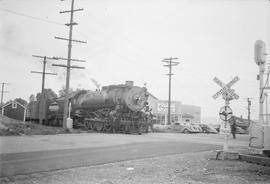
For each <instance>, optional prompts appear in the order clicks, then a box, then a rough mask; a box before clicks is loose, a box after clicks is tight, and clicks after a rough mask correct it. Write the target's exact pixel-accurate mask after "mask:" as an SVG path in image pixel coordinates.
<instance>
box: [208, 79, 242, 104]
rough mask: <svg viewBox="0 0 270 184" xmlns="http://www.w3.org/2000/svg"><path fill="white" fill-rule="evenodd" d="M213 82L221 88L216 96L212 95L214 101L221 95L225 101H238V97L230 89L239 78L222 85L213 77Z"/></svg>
mask: <svg viewBox="0 0 270 184" xmlns="http://www.w3.org/2000/svg"><path fill="white" fill-rule="evenodd" d="M213 80H214V82H215V83H217V84H218V85H219V86H220V87H222V88H221V89H220V90H219V91H218V92H217V93H216V94H214V95H213V98H214V99H217V98H218V97H219V96H220V95H223V96H224V97H225V98H226V99H236V100H237V99H238V98H239V96H238V95H237V94H236V93H235V92H234V90H233V89H231V87H232V85H234V84H235V83H236V82H237V81H239V77H234V78H233V80H231V81H230V82H229V83H228V84H224V83H223V82H222V81H221V80H219V79H218V78H217V77H215V78H214V79H213Z"/></svg>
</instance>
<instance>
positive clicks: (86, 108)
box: [45, 82, 151, 133]
mask: <svg viewBox="0 0 270 184" xmlns="http://www.w3.org/2000/svg"><path fill="white" fill-rule="evenodd" d="M147 99H148V92H147V89H146V88H145V87H138V86H133V82H127V83H126V84H120V85H109V86H104V87H102V89H101V90H100V91H99V90H97V91H88V90H81V91H77V92H75V93H73V94H71V95H70V96H69V101H70V104H71V112H70V114H71V118H72V119H73V126H74V128H86V129H91V130H95V131H98V132H112V133H114V132H122V133H144V132H147V131H148V126H150V122H151V120H150V116H151V113H150V111H149V107H148V102H147ZM63 112H64V98H63V97H61V98H58V99H56V100H55V101H54V102H52V103H50V104H48V106H47V110H46V118H45V119H46V120H45V122H46V124H48V125H53V126H61V125H62V118H63Z"/></svg>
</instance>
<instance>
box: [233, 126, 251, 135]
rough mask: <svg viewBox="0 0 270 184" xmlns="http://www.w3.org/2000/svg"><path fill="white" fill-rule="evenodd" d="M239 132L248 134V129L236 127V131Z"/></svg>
mask: <svg viewBox="0 0 270 184" xmlns="http://www.w3.org/2000/svg"><path fill="white" fill-rule="evenodd" d="M235 132H236V133H237V134H248V130H245V129H243V128H241V127H236V131H235Z"/></svg>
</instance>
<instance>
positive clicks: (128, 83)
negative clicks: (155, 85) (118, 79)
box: [126, 81, 134, 86]
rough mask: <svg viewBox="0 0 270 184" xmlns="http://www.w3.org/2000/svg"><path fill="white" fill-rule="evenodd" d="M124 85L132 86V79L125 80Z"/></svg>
mask: <svg viewBox="0 0 270 184" xmlns="http://www.w3.org/2000/svg"><path fill="white" fill-rule="evenodd" d="M126 85H127V86H134V82H133V81H126Z"/></svg>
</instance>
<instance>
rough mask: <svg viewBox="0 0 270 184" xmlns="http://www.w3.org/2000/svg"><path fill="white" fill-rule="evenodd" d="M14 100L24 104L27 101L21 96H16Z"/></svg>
mask: <svg viewBox="0 0 270 184" xmlns="http://www.w3.org/2000/svg"><path fill="white" fill-rule="evenodd" d="M15 101H17V102H19V103H20V104H22V105H24V106H26V105H27V101H26V100H24V99H22V98H16V99H15Z"/></svg>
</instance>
